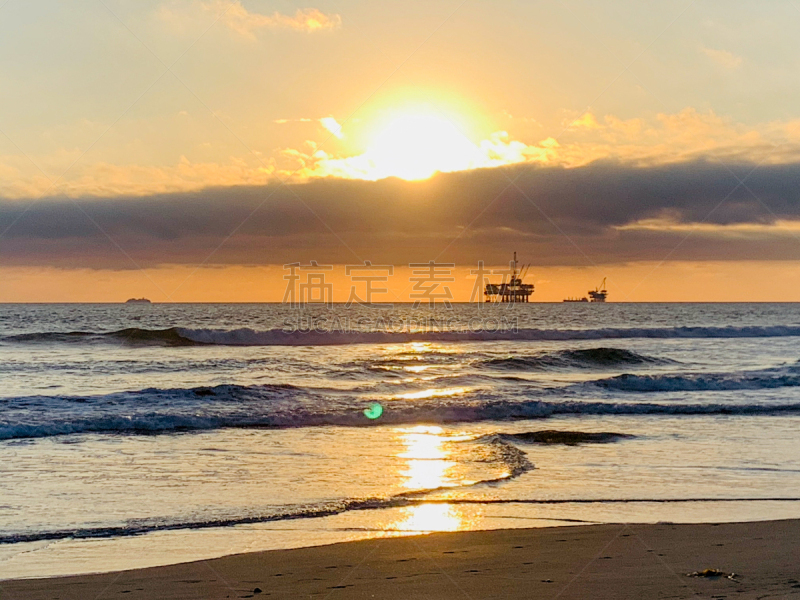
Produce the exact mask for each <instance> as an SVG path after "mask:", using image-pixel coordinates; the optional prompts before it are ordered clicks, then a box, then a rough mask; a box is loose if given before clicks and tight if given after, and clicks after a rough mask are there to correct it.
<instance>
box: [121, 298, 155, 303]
mask: <svg viewBox="0 0 800 600" xmlns="http://www.w3.org/2000/svg"><path fill="white" fill-rule="evenodd" d="M125 304H152V302H150V300H148V299H147V298H130V299H128V300H126V301H125Z"/></svg>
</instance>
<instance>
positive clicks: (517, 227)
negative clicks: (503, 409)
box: [0, 0, 800, 302]
mask: <svg viewBox="0 0 800 600" xmlns="http://www.w3.org/2000/svg"><path fill="white" fill-rule="evenodd" d="M4 2H5V3H4ZM798 29H800V0H798V1H797V2H791V1H782V0H775V1H772V0H770V1H766V2H757V3H756V2H742V1H739V0H734V1H731V0H728V1H722V0H719V1H700V0H697V1H691V0H681V1H671V0H662V1H660V2H634V1H628V0H616V1H613V2H612V1H605V0H601V1H597V0H592V1H589V0H587V1H575V0H563V1H552V2H550V1H548V2H534V1H531V0H495V1H491V2H490V1H489V0H467V1H464V0H454V1H450V0H436V1H435V2H432V1H430V0H427V1H424V2H423V1H415V0H405V1H404V2H395V1H394V0H380V1H375V0H372V1H369V2H368V1H365V0H336V1H325V0H320V1H317V2H314V1H313V0H309V2H303V3H297V2H288V1H266V0H233V1H231V0H74V1H71V2H56V1H55V0H36V1H24V0H8V1H5V0H0V301H2V302H38V301H42V302H57V301H80V302H83V301H87V302H88V301H100V302H106V301H112V302H113V301H124V300H125V299H126V298H128V297H131V296H137V297H138V296H147V297H149V298H151V299H152V300H154V301H280V300H281V299H282V298H283V296H284V285H285V282H284V280H283V276H284V270H283V268H282V265H284V264H286V263H293V262H301V263H308V262H309V261H311V260H315V261H317V262H318V263H320V264H329V265H333V266H334V267H335V268H334V270H333V274H332V275H331V277H332V279H333V281H334V282H335V283H336V285H337V288H336V289H337V292H336V296H335V299H337V300H346V299H347V297H346V296H347V293H348V291H349V288H348V286H349V281H348V280H347V278H346V277H345V276H344V267H345V265H352V264H363V262H364V261H365V260H368V261H371V262H372V263H374V264H386V265H395V266H396V267H397V268H396V270H395V275H394V277H393V278H392V279H391V280H390V283H389V285H390V287H391V289H392V292H391V295H392V296H393V298H389V297H388V296H387V297H382V298H378V300H379V301H391V300H392V299H394V300H397V299H403V300H405V299H407V294H408V287H409V273H410V270H409V268H408V265H409V263H419V262H428V261H430V260H435V261H438V262H443V263H454V264H455V265H456V267H455V268H454V277H455V279H456V282H454V284H453V286H452V287H453V291H454V295H455V299H456V300H461V301H467V300H469V296H470V289H471V286H472V280H470V279H469V271H470V269H474V268H475V265H477V263H478V261H484V263H485V264H486V265H488V266H490V267H500V266H501V265H504V264H506V265H507V263H508V260H509V259H510V257H511V254H512V252H514V251H516V252H517V253H518V255H519V256H520V260H521V261H522V262H524V263H530V264H531V265H532V266H531V268H530V271H529V276H528V279H526V281H528V282H531V283H535V284H536V285H537V291H536V293H535V295H534V297H533V299H534V300H538V301H559V300H561V299H562V298H563V297H565V296H575V295H581V294H584V293H585V292H586V290H587V289H589V288H594V287H596V286H597V285H598V284H599V283H600V281H601V280H602V279H603V277H607V278H608V286H609V291H610V297H609V300H611V301H624V300H627V301H659V300H664V301H725V300H730V301H747V300H753V301H770V300H785V301H800V77H798V73H800V36H798V35H797V31H798Z"/></svg>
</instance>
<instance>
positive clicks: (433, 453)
mask: <svg viewBox="0 0 800 600" xmlns="http://www.w3.org/2000/svg"><path fill="white" fill-rule="evenodd" d="M397 432H398V435H399V437H400V441H401V442H402V444H403V446H404V447H405V450H404V451H403V452H401V453H400V454H399V455H398V456H399V457H400V458H402V459H405V460H406V465H405V468H404V469H403V470H401V471H400V475H402V476H403V477H404V478H405V481H404V482H403V487H405V488H406V489H407V490H408V491H409V492H414V491H420V490H431V489H439V488H444V487H451V486H456V485H459V484H463V483H470V482H466V481H462V480H460V479H458V478H456V477H455V471H456V469H455V467H456V466H457V463H456V462H455V461H454V460H453V457H452V452H453V451H452V449H450V448H448V445H449V444H448V443H447V438H446V436H445V435H444V430H443V429H442V428H441V427H435V426H423V425H419V426H417V427H411V428H403V429H398V430H397ZM401 513H402V518H401V519H400V520H398V521H396V522H394V523H392V524H390V525H389V529H393V530H399V531H408V532H433V531H459V530H462V529H466V524H467V523H466V518H465V516H464V514H463V511H462V510H461V509H460V507H458V506H455V505H450V504H440V503H437V504H424V503H421V504H418V505H414V506H407V507H404V508H403V509H401Z"/></svg>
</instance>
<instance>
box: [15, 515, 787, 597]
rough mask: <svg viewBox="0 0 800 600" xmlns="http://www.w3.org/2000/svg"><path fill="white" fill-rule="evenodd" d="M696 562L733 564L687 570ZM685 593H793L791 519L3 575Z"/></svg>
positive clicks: (128, 590)
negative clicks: (708, 572)
mask: <svg viewBox="0 0 800 600" xmlns="http://www.w3.org/2000/svg"><path fill="white" fill-rule="evenodd" d="M704 569H719V570H721V571H725V572H726V573H735V574H736V575H735V576H733V577H731V578H727V577H724V576H721V577H710V578H708V577H690V576H687V574H688V573H691V572H696V571H702V570H704ZM256 589H259V590H261V592H258V591H256ZM692 597H702V598H715V599H720V600H721V599H723V598H728V599H731V598H754V599H755V598H799V599H800V521H796V520H792V521H771V522H760V523H738V524H722V525H706V524H702V525H672V524H658V525H596V526H580V527H558V528H549V529H511V530H502V531H483V532H465V533H442V534H433V535H427V536H414V537H404V538H391V539H379V540H369V541H362V542H352V543H346V544H336V545H332V546H322V547H316V548H305V549H299V550H279V551H273V552H260V553H252V554H241V555H235V556H228V557H224V558H219V559H215V560H207V561H201V562H195V563H186V564H180V565H173V566H166V567H156V568H151V569H141V570H135V571H123V572H119V573H106V574H102V575H91V576H80V577H65V578H53V579H34V580H18V581H5V582H0V598H3V599H4V600H14V599H20V600H21V599H28V598H42V599H44V598H47V599H60V600H67V599H73V598H74V599H80V600H93V599H104V598H120V599H124V600H134V599H139V598H147V599H148V600H149V599H154V598H166V599H172V598H176V599H177V598H292V599H294V598H320V599H325V600H336V599H339V598H386V599H403V600H406V599H415V598H420V599H422V598H428V599H437V600H438V599H453V600H464V599H473V600H477V599H479V598H480V599H488V598H503V599H509V600H513V599H516V598H553V599H555V598H561V599H564V600H566V599H573V598H574V599H581V600H587V599H597V600H600V599H604V598H609V599H610V598H615V599H627V598H630V599H646V598H692Z"/></svg>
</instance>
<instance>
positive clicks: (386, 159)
mask: <svg viewBox="0 0 800 600" xmlns="http://www.w3.org/2000/svg"><path fill="white" fill-rule="evenodd" d="M366 155H367V156H368V157H369V160H370V162H371V163H372V164H373V166H374V169H375V172H376V175H377V176H378V178H383V177H400V178H402V179H408V180H418V179H427V178H428V177H431V176H432V175H433V174H434V173H437V172H450V171H461V170H464V169H469V168H471V167H473V166H475V165H477V164H479V163H480V150H479V148H478V146H476V145H475V144H474V143H473V142H471V141H470V140H469V139H468V138H467V137H466V136H465V135H464V134H463V133H462V132H461V130H460V129H459V128H458V127H457V126H456V125H455V124H454V123H453V122H452V121H450V120H448V119H446V118H443V117H440V116H438V115H431V114H408V115H401V116H398V117H395V118H394V119H392V120H391V121H390V122H389V123H388V125H386V127H384V128H383V129H382V130H380V131H379V132H378V133H377V134H376V135H375V136H374V137H373V138H372V143H371V144H370V145H369V148H368V150H367V152H366Z"/></svg>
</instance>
